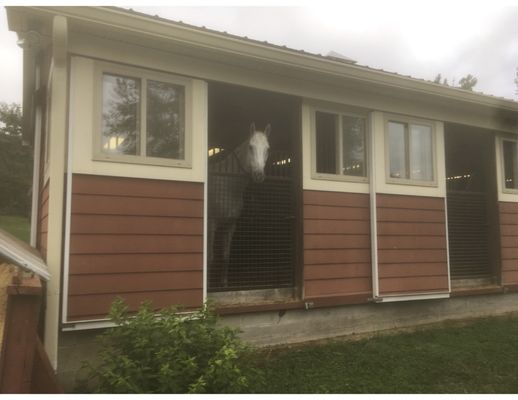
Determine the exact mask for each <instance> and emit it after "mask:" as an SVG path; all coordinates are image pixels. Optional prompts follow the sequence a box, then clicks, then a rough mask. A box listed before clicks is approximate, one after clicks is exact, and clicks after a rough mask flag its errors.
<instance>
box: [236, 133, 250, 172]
mask: <svg viewBox="0 0 518 400" xmlns="http://www.w3.org/2000/svg"><path fill="white" fill-rule="evenodd" d="M234 155H235V156H236V158H237V160H238V162H239V166H240V167H241V168H242V169H243V171H244V172H246V173H249V172H250V163H249V161H248V140H245V141H244V142H242V143H241V144H240V145H239V146H237V147H236V148H235V149H234Z"/></svg>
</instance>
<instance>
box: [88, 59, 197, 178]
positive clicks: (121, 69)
mask: <svg viewBox="0 0 518 400" xmlns="http://www.w3.org/2000/svg"><path fill="white" fill-rule="evenodd" d="M104 74H110V75H115V76H121V77H126V78H131V79H138V80H139V81H140V104H139V131H138V132H139V144H140V145H139V151H140V154H136V155H132V154H108V153H105V152H103V151H102V114H103V75H104ZM148 80H152V81H159V82H164V83H169V84H173V85H177V86H183V87H184V101H185V104H184V113H185V115H184V123H185V125H184V159H172V158H162V157H152V156H147V155H146V145H147V132H146V129H147V113H146V112H147V81H148ZM94 82H95V88H94V129H93V143H92V145H93V155H92V160H94V161H108V162H116V163H128V164H144V165H155V166H169V167H181V168H192V134H193V132H192V112H193V104H192V79H190V78H186V77H183V76H178V75H174V74H169V73H163V72H157V71H153V70H149V69H145V68H137V67H129V66H123V65H119V64H113V63H107V62H96V65H95V72H94Z"/></svg>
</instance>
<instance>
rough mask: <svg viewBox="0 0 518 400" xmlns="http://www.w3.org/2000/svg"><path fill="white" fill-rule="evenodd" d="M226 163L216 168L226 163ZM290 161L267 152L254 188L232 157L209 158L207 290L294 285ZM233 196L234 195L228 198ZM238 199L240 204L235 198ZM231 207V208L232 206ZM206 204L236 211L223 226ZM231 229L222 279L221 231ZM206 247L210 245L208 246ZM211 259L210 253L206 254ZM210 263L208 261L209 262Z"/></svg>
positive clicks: (292, 185) (223, 234)
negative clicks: (262, 175) (232, 226)
mask: <svg viewBox="0 0 518 400" xmlns="http://www.w3.org/2000/svg"><path fill="white" fill-rule="evenodd" d="M225 158H226V160H227V161H226V162H218V160H221V159H225ZM292 165H293V160H292V156H291V155H289V154H287V153H285V152H275V151H274V152H271V154H270V157H269V159H268V163H267V166H266V168H265V173H266V178H265V180H264V181H263V182H261V183H255V182H253V181H251V180H250V179H249V177H248V176H247V175H246V174H245V173H244V171H243V170H242V169H241V167H240V165H239V162H238V161H237V159H235V157H232V155H231V154H229V153H226V152H222V154H218V155H216V156H214V157H210V158H209V177H208V179H209V196H213V198H211V199H209V210H208V218H209V226H211V222H212V223H214V225H213V226H216V225H217V229H216V230H215V235H214V241H213V248H212V252H213V255H212V262H211V263H210V264H209V269H208V290H209V291H211V292H216V291H237V290H252V289H272V288H285V287H291V286H293V285H294V242H295V241H294V233H295V231H294V229H295V198H294V179H293V168H292ZM233 192H234V193H233ZM235 192H237V193H242V203H241V204H239V203H240V201H241V198H236V194H235ZM232 203H234V204H232ZM211 204H226V206H229V205H230V206H232V207H233V208H235V209H238V210H239V211H240V212H238V213H236V215H235V216H234V218H229V220H228V221H227V222H225V221H224V222H223V223H222V221H221V220H219V221H216V220H217V219H218V217H217V212H216V211H215V209H214V208H213V207H211ZM229 224H235V231H234V234H233V237H232V241H231V244H230V256H229V262H228V267H227V272H226V279H224V276H223V275H224V274H225V272H224V255H223V254H224V251H225V247H226V244H225V230H226V229H228V225H229ZM209 245H210V244H209ZM209 253H210V249H209ZM209 260H210V258H209Z"/></svg>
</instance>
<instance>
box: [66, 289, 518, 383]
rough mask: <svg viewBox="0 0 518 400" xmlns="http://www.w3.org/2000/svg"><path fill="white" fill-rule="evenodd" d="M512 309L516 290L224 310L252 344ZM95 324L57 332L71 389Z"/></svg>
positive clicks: (91, 347) (517, 304) (92, 351)
mask: <svg viewBox="0 0 518 400" xmlns="http://www.w3.org/2000/svg"><path fill="white" fill-rule="evenodd" d="M517 311H518V293H508V294H496V295H495V294H492V295H478V296H465V297H455V298H450V299H442V300H420V301H412V302H401V303H385V304H383V303H381V304H363V305H349V306H340V307H330V308H321V309H309V310H286V311H268V312H257V313H246V314H239V315H227V316H224V317H222V318H221V322H222V323H223V324H225V325H228V326H231V327H236V328H239V329H241V331H242V333H241V337H242V338H243V339H244V340H245V341H247V342H249V343H251V344H254V345H257V346H272V345H281V344H293V343H300V342H305V341H310V340H320V339H328V338H333V337H338V336H344V335H352V334H365V333H373V332H378V331H384V330H390V329H400V328H408V327H415V326H419V325H426V324H433V323H438V322H444V321H446V320H461V319H471V318H480V317H488V316H496V315H501V314H506V313H510V312H517ZM100 333H101V331H100V330H88V331H75V332H61V334H60V339H59V359H58V377H59V379H60V381H61V383H62V384H63V386H64V387H65V390H67V391H71V390H72V389H73V385H74V381H75V379H76V374H77V371H78V370H79V368H80V366H81V363H82V362H83V361H87V360H89V361H91V360H93V359H94V358H95V355H96V352H97V349H98V344H97V343H96V341H95V337H96V336H97V335H99V334H100Z"/></svg>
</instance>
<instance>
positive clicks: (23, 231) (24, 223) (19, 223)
mask: <svg viewBox="0 0 518 400" xmlns="http://www.w3.org/2000/svg"><path fill="white" fill-rule="evenodd" d="M0 228H1V229H4V230H6V231H7V232H9V233H10V234H11V235H14V236H16V237H17V238H19V239H21V240H23V241H24V242H27V243H29V240H30V228H31V224H30V221H29V219H28V218H25V217H20V216H16V215H0Z"/></svg>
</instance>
